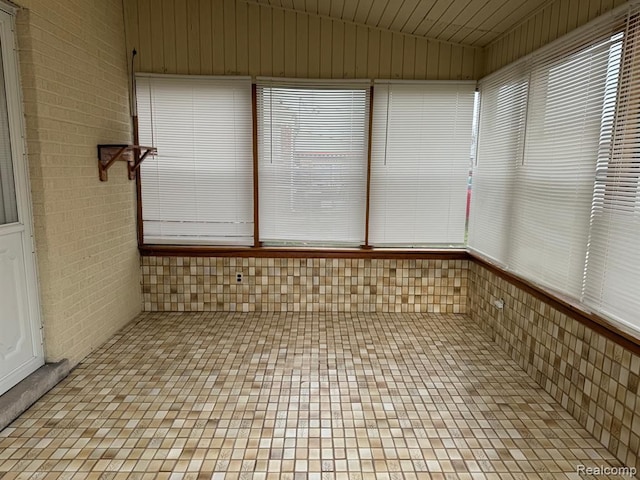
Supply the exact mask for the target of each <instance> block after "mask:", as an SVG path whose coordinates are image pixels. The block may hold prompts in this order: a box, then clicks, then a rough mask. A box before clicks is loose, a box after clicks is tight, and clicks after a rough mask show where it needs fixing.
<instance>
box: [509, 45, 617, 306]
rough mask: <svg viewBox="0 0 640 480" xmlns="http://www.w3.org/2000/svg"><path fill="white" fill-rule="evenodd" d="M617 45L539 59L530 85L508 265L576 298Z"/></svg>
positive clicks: (514, 202)
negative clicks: (610, 77)
mask: <svg viewBox="0 0 640 480" xmlns="http://www.w3.org/2000/svg"><path fill="white" fill-rule="evenodd" d="M617 43H619V40H616V39H612V38H611V36H610V35H609V38H607V39H606V40H603V41H600V42H598V43H597V44H595V45H591V46H589V47H587V48H584V49H582V50H580V51H579V52H576V53H574V54H571V55H568V56H566V57H564V58H562V59H560V60H558V59H557V58H556V54H555V52H549V55H548V56H542V55H541V56H539V57H537V58H536V61H535V66H534V68H533V70H532V72H531V77H530V83H529V102H528V111H527V124H526V138H525V148H524V157H523V159H522V161H521V162H518V163H517V164H516V181H515V185H514V186H515V188H514V190H513V191H512V192H513V197H512V200H511V201H512V202H513V206H512V208H513V209H514V210H513V211H514V213H515V214H514V215H513V216H512V219H513V221H512V222H511V228H510V235H511V243H512V246H511V250H510V252H509V256H508V259H507V262H508V264H509V266H510V267H511V268H512V269H514V270H515V271H517V272H520V273H521V274H523V275H526V276H527V277H528V278H530V279H532V280H535V281H537V282H539V283H541V284H544V285H547V286H549V287H552V288H554V289H556V290H559V291H561V292H564V293H567V294H570V295H572V296H574V297H579V296H580V293H581V289H582V275H583V272H584V263H585V257H586V252H587V238H588V231H589V215H590V206H591V198H592V196H593V185H594V175H595V168H596V162H597V159H598V148H599V140H600V130H601V125H602V117H603V108H604V98H605V87H606V83H607V74H608V71H609V66H610V63H614V64H615V59H612V60H611V61H610V57H611V55H614V57H615V55H616V52H618V56H619V46H618V47H616V44H617Z"/></svg>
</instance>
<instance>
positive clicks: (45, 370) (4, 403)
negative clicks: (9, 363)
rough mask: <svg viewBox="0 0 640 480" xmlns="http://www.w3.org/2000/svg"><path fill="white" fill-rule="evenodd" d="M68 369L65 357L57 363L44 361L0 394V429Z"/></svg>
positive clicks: (63, 375) (35, 400)
mask: <svg viewBox="0 0 640 480" xmlns="http://www.w3.org/2000/svg"><path fill="white" fill-rule="evenodd" d="M70 371H71V364H70V363H69V360H67V359H66V358H65V359H64V360H60V361H59V362H57V363H46V364H44V365H43V366H42V367H40V368H39V369H38V370H36V371H35V372H33V373H32V374H31V375H29V376H28V377H26V378H25V379H24V380H22V381H21V382H20V383H18V384H17V385H15V386H14V387H13V388H11V389H9V390H7V391H6V392H5V393H4V394H2V395H0V431H1V430H3V429H4V428H5V427H7V426H9V424H10V423H11V422H13V421H14V420H15V419H16V418H18V417H19V416H20V415H22V414H23V413H24V412H25V411H26V410H27V409H28V408H29V407H30V406H31V405H33V404H34V403H36V402H37V401H38V400H39V399H40V398H41V397H43V396H44V394H45V393H47V392H48V391H49V390H51V389H52V388H53V387H55V386H56V385H57V384H58V383H59V382H60V381H61V380H62V379H63V378H65V377H66V376H67V375H69V372H70Z"/></svg>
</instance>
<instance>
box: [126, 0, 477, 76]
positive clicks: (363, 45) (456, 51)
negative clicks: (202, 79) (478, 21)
mask: <svg viewBox="0 0 640 480" xmlns="http://www.w3.org/2000/svg"><path fill="white" fill-rule="evenodd" d="M125 23H126V32H127V46H128V51H129V52H131V50H132V49H133V48H134V47H135V48H136V49H137V50H138V56H137V60H136V61H137V65H136V69H137V71H140V72H153V73H175V74H202V75H253V76H257V75H264V76H277V77H299V78H402V79H446V80H448V79H477V78H479V76H480V74H481V72H482V66H483V65H482V64H483V57H482V50H481V49H479V48H473V47H465V46H460V45H456V44H451V43H446V42H438V41H433V40H427V39H425V38H421V37H417V36H413V35H404V34H400V33H392V32H390V31H385V30H382V29H378V28H373V27H365V26H362V25H357V24H355V23H349V22H345V21H340V20H334V19H330V18H328V17H326V16H321V15H313V14H307V13H299V12H294V11H293V10H288V9H282V8H278V7H272V6H266V5H258V4H257V3H252V2H251V1H243V0H238V1H236V0H125Z"/></svg>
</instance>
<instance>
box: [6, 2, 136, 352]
mask: <svg viewBox="0 0 640 480" xmlns="http://www.w3.org/2000/svg"><path fill="white" fill-rule="evenodd" d="M19 4H20V6H21V7H24V8H22V9H21V10H20V11H19V13H18V16H17V28H16V29H17V36H18V46H19V57H20V68H21V77H22V86H23V96H24V108H25V117H26V132H27V149H28V161H29V171H30V176H31V189H32V198H33V213H34V223H35V237H36V245H37V255H38V268H39V275H40V288H41V300H42V311H43V321H44V326H45V353H46V359H47V360H48V361H56V360H59V359H61V358H64V357H66V358H69V359H70V360H72V361H73V362H74V363H75V362H78V361H80V360H81V359H82V358H83V357H84V356H85V355H86V354H87V353H89V352H90V351H91V350H92V349H93V348H95V347H96V346H98V345H100V344H101V343H103V342H104V341H105V340H106V339H107V338H109V336H111V335H112V334H113V333H114V332H115V331H116V330H117V329H119V328H120V327H121V326H123V325H124V324H126V323H127V322H128V321H129V320H131V319H132V318H133V317H134V316H135V315H136V314H137V313H138V312H139V311H140V309H141V297H140V264H139V258H138V254H137V248H136V237H135V199H134V196H135V190H134V183H133V182H130V181H128V179H127V178H126V168H125V166H124V164H117V165H114V167H113V168H112V169H111V171H110V172H109V182H107V183H102V182H100V181H99V180H98V169H97V159H96V145H97V144H98V143H122V142H124V143H127V142H129V141H130V138H131V134H130V132H131V127H130V122H129V109H128V105H129V103H128V102H129V100H128V88H127V78H128V77H127V62H126V58H125V37H124V26H123V15H122V4H121V2H120V0H56V1H51V0H19Z"/></svg>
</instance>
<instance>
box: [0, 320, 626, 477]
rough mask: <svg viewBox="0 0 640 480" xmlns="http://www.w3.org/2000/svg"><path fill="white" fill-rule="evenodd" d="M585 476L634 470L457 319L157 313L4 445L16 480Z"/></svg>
mask: <svg viewBox="0 0 640 480" xmlns="http://www.w3.org/2000/svg"><path fill="white" fill-rule="evenodd" d="M581 464H583V465H586V466H606V465H614V466H616V465H620V464H619V463H618V462H617V461H616V460H615V459H613V457H612V456H611V455H610V454H609V453H608V452H607V451H606V450H605V449H604V448H603V447H602V446H600V444H598V443H597V442H596V441H595V440H594V439H593V438H591V437H590V436H589V434H588V433H587V432H586V431H585V430H584V429H582V428H581V427H580V426H579V425H578V424H577V422H575V421H574V420H573V419H572V418H571V417H570V416H569V415H568V414H567V413H566V412H565V411H564V410H563V409H562V408H561V407H560V406H559V405H558V404H557V403H555V402H554V401H553V400H552V399H551V397H549V396H548V395H547V394H546V393H545V392H544V391H542V390H541V389H540V388H539V387H538V386H537V385H536V384H535V383H534V382H533V380H531V379H530V378H529V377H528V376H527V375H526V374H525V373H524V372H523V371H522V370H520V369H519V368H518V367H517V366H516V364H515V363H514V362H512V361H511V360H510V359H509V358H508V357H507V356H506V355H505V354H504V353H503V352H502V351H501V350H499V349H498V348H497V347H496V346H495V345H494V344H492V343H491V341H490V340H489V338H488V337H487V336H486V335H485V334H484V333H482V332H481V331H480V329H479V328H478V327H477V326H476V325H475V324H474V323H472V322H471V321H470V320H469V319H468V318H466V317H464V316H460V315H444V314H430V315H428V316H427V315H425V314H335V315H331V314H308V315H305V314H282V313H262V314H257V313H256V314H237V313H188V314H173V313H147V314H142V315H141V316H140V317H139V318H138V319H137V320H136V321H135V322H133V323H132V324H130V325H129V326H127V327H126V328H125V329H123V330H122V331H120V332H119V333H118V334H117V335H116V336H115V337H114V338H112V339H111V340H110V341H109V342H108V343H107V344H105V345H104V346H103V347H101V348H100V349H99V350H97V351H96V352H94V353H93V354H92V355H90V356H89V357H88V358H87V359H86V361H85V362H84V363H83V364H82V365H80V366H79V367H78V368H77V369H76V370H74V371H73V372H72V374H71V375H70V376H69V377H68V378H67V379H66V380H64V381H63V382H62V383H61V384H59V385H58V386H57V387H56V388H55V389H54V390H52V391H51V392H50V393H49V394H47V395H46V396H45V397H44V398H43V399H41V400H40V401H39V402H38V403H37V404H36V405H34V406H33V407H32V408H31V409H30V410H29V411H27V412H26V413H25V414H24V415H22V416H21V417H20V418H19V419H18V420H16V421H15V422H14V423H13V424H12V425H10V426H9V427H8V428H6V429H5V430H4V431H2V432H0V478H2V480H6V479H13V478H61V479H62V478H65V479H71V478H73V479H76V478H96V479H111V478H113V479H121V478H122V479H124V478H128V479H136V478H139V479H146V478H149V479H151V478H170V479H181V478H184V479H201V478H202V479H211V478H213V479H223V478H224V479H292V480H300V479H317V480H324V479H327V480H329V479H336V480H340V479H344V480H366V479H448V478H451V479H454V478H461V479H484V478H487V479H493V478H495V479H532V478H547V479H559V478H580V477H579V476H578V474H577V473H575V472H576V468H577V466H578V465H581ZM592 478H595V477H592ZM597 478H606V477H604V476H599V477H597ZM612 478H613V477H612ZM621 478H622V477H621Z"/></svg>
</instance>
